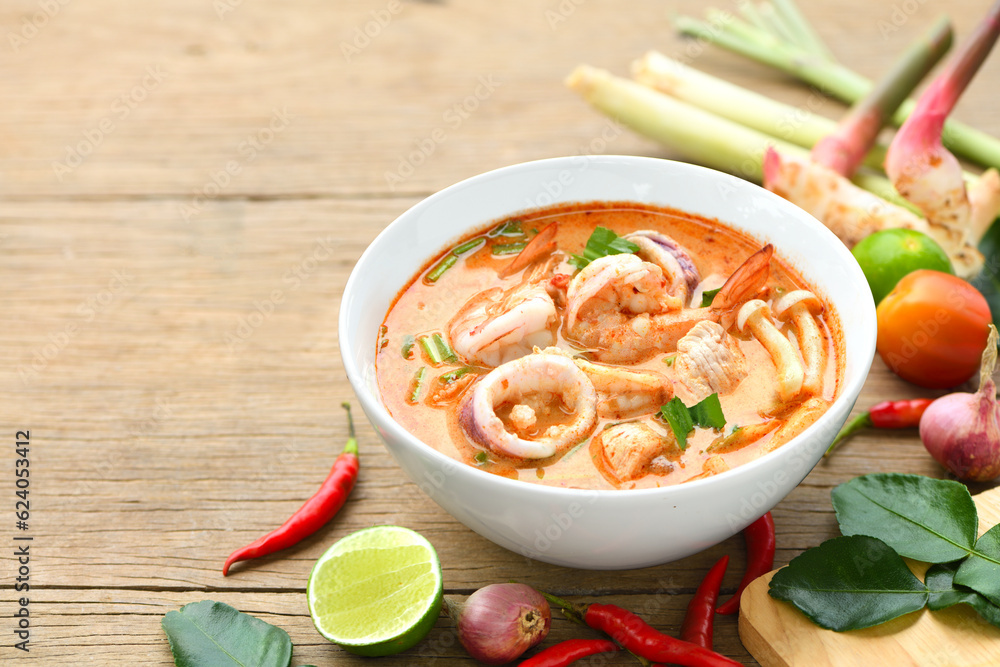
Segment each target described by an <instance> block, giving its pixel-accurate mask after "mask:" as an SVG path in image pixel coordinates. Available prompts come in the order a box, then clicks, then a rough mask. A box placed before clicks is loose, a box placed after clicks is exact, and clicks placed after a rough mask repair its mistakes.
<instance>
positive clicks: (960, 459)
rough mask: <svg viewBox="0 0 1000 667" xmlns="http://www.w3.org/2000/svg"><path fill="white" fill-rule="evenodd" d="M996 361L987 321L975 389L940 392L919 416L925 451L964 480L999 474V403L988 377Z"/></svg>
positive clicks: (993, 337)
mask: <svg viewBox="0 0 1000 667" xmlns="http://www.w3.org/2000/svg"><path fill="white" fill-rule="evenodd" d="M996 363H997V330H996V327H994V326H993V325H992V324H991V325H990V336H989V340H987V342H986V349H985V350H983V361H982V365H981V366H980V369H979V391H977V392H976V393H975V394H969V393H965V392H957V393H954V394H948V395H947V396H942V397H941V398H939V399H937V400H935V401H934V402H933V403H931V404H930V406H928V408H927V410H926V411H925V412H924V415H923V417H921V418H920V439H921V440H923V442H924V446H925V447H926V448H927V451H928V452H930V454H931V456H933V457H934V459H935V460H936V461H937V462H938V463H940V464H941V465H943V466H944V467H945V468H947V469H948V470H949V471H951V472H952V473H953V474H954V475H955V477H957V478H958V479H960V480H962V481H965V482H987V481H989V480H991V479H995V478H997V477H1000V405H998V404H997V396H996V393H997V391H996V385H995V384H994V383H993V378H992V375H993V370H994V368H995V367H996Z"/></svg>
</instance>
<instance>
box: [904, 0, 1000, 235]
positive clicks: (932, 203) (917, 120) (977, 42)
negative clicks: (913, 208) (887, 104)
mask: <svg viewBox="0 0 1000 667" xmlns="http://www.w3.org/2000/svg"><path fill="white" fill-rule="evenodd" d="M998 36H1000V0H997V2H995V3H994V5H993V7H992V8H991V9H990V11H989V13H988V14H987V15H986V17H985V18H984V19H983V21H982V22H981V23H980V24H979V26H977V28H976V30H975V32H974V33H973V34H972V35H970V37H969V38H968V39H967V40H966V41H965V42H963V44H962V46H961V48H960V49H959V51H958V52H957V53H956V54H955V56H954V57H953V58H952V59H951V60H950V61H949V62H948V64H947V65H946V67H945V69H944V70H943V71H942V72H941V74H939V75H938V76H937V78H935V79H934V81H933V82H931V84H930V86H928V87H927V89H926V90H925V91H924V93H923V94H922V95H921V96H920V99H919V100H918V102H917V106H916V109H915V110H914V111H913V114H912V115H911V116H910V117H909V118H908V119H907V120H906V122H905V123H903V126H902V127H900V128H899V131H898V132H897V133H896V135H895V137H893V140H892V143H891V144H890V145H889V152H888V155H887V156H886V162H885V167H886V172H887V173H888V174H889V177H890V179H891V180H892V182H893V183H894V184H895V186H896V188H897V190H899V192H900V193H901V194H903V196H905V197H906V198H907V199H909V200H910V201H912V202H913V203H914V204H916V205H917V206H918V207H919V208H920V209H921V210H922V211H923V212H924V213H925V215H926V216H927V219H928V220H929V221H930V222H931V223H932V224H934V223H937V224H940V225H941V226H942V227H943V228H944V229H946V230H947V231H948V232H949V233H950V234H951V235H952V237H953V238H954V242H955V243H956V244H960V243H964V242H966V240H967V238H968V234H969V226H970V221H971V220H972V218H973V213H972V206H971V203H970V201H969V197H968V195H967V192H966V187H965V183H964V181H963V180H962V175H961V174H962V170H961V165H960V164H959V162H958V160H957V159H956V158H955V156H954V155H952V154H951V153H950V152H948V150H946V149H945V147H944V145H943V144H942V143H941V132H942V130H943V129H944V124H945V119H946V118H947V117H948V114H950V113H951V112H952V110H953V109H954V108H955V104H956V103H957V102H958V98H959V97H960V96H961V95H962V92H963V91H964V90H965V88H966V87H967V86H968V84H969V82H970V81H971V80H972V78H973V76H975V74H976V72H977V71H978V70H979V67H980V66H981V65H982V63H983V62H984V61H985V60H986V57H987V56H988V55H989V53H990V51H991V50H992V48H993V45H994V44H995V43H996V41H997V38H998ZM996 213H997V211H996V210H991V211H989V212H988V213H987V214H986V215H987V216H988V217H990V218H992V217H993V216H995V215H996ZM977 240H978V239H977Z"/></svg>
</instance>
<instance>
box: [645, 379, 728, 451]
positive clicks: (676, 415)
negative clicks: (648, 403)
mask: <svg viewBox="0 0 1000 667" xmlns="http://www.w3.org/2000/svg"><path fill="white" fill-rule="evenodd" d="M660 416H661V417H663V419H665V420H666V422H667V423H668V424H670V430H671V431H673V432H674V437H676V438H677V445H678V446H679V447H680V448H681V451H684V450H685V449H687V437H688V435H689V434H690V433H691V431H693V430H694V427H695V426H701V427H702V428H713V429H720V428H722V427H723V426H725V425H726V417H725V415H723V414H722V404H721V403H720V402H719V395H718V394H717V393H716V394H712V395H711V396H707V397H705V398H704V399H702V400H701V401H699V402H698V403H695V404H694V405H692V406H691V407H690V408H689V407H687V406H686V405H684V402H683V401H681V399H680V398H678V397H677V396H674V397H673V398H672V399H670V401H669V402H668V403H667V404H666V405H663V406H660Z"/></svg>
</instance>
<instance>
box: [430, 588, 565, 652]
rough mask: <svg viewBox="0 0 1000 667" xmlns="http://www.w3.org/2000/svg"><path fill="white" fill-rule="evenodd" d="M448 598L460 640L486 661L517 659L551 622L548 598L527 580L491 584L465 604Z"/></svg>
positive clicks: (465, 646)
mask: <svg viewBox="0 0 1000 667" xmlns="http://www.w3.org/2000/svg"><path fill="white" fill-rule="evenodd" d="M445 600H446V602H447V603H448V612H449V614H450V615H451V616H452V617H453V618H454V619H455V624H456V626H457V630H458V640H459V642H461V644H462V646H463V647H464V648H465V650H466V651H468V653H469V655H471V656H472V657H473V658H475V659H476V660H478V661H479V662H483V663H486V664H487V665H501V664H504V663H507V662H510V661H512V660H515V659H517V658H518V657H520V656H521V655H522V654H523V653H524V652H525V651H527V650H528V649H529V648H531V647H532V646H535V645H536V644H538V643H539V642H541V641H542V640H543V639H545V637H546V636H547V635H548V634H549V628H550V627H551V624H552V611H551V609H550V608H549V603H548V601H547V600H546V599H545V598H544V597H543V596H542V594H541V593H539V592H538V591H536V590H535V589H534V588H531V587H530V586H526V585H524V584H515V583H506V584H490V585H489V586H486V587H484V588H480V589H479V590H477V591H476V592H475V593H473V594H472V595H471V596H469V599H468V600H466V602H465V603H464V604H462V603H455V602H452V601H450V600H448V599H447V598H445Z"/></svg>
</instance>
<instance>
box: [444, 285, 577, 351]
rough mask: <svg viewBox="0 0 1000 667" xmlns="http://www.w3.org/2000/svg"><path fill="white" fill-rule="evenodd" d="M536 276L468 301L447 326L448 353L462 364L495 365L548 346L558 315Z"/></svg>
mask: <svg viewBox="0 0 1000 667" xmlns="http://www.w3.org/2000/svg"><path fill="white" fill-rule="evenodd" d="M539 273H540V272H535V274H533V275H532V276H529V277H528V278H527V279H526V280H525V281H524V282H521V283H519V284H517V285H515V286H513V287H511V288H509V289H507V290H503V289H501V288H499V287H494V288H492V289H488V290H486V291H484V292H480V293H478V294H476V295H475V296H473V297H472V298H471V299H469V300H468V301H467V302H466V303H465V305H464V306H462V308H461V309H460V310H459V311H458V313H457V314H456V315H455V316H454V317H453V318H452V320H451V322H449V323H448V335H449V337H450V338H451V347H452V349H453V350H455V352H456V353H457V354H458V355H459V356H461V357H462V358H463V359H464V360H465V361H466V362H467V363H470V364H479V365H482V366H499V365H500V364H502V363H504V362H506V361H511V360H512V359H517V358H518V357H523V356H524V355H526V354H528V353H530V352H531V350H532V349H533V348H534V347H536V346H537V347H545V346H548V345H552V344H553V343H554V342H555V340H556V332H555V326H554V325H555V324H556V322H557V321H558V320H559V314H558V312H557V311H556V304H555V302H554V301H553V300H552V297H551V296H550V295H549V293H548V290H547V289H546V286H545V284H544V282H542V281H541V280H540V278H539V276H538V274H539Z"/></svg>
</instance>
